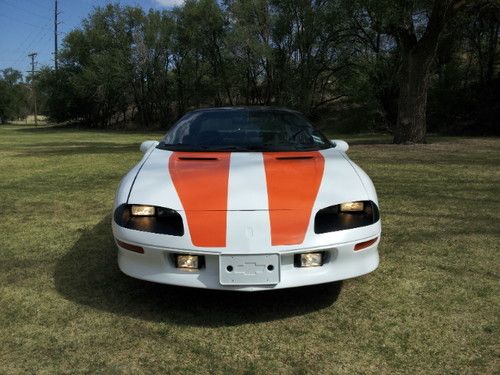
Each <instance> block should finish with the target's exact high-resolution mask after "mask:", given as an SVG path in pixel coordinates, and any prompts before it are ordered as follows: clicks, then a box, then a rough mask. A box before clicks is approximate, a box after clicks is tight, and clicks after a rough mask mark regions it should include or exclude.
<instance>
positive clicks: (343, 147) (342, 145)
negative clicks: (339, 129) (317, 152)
mask: <svg viewBox="0 0 500 375" xmlns="http://www.w3.org/2000/svg"><path fill="white" fill-rule="evenodd" d="M330 142H332V144H333V147H335V149H336V150H339V151H342V152H347V150H349V144H348V143H347V142H346V141H343V140H341V139H331V140H330Z"/></svg>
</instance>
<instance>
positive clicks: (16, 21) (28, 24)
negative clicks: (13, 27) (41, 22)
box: [0, 14, 44, 29]
mask: <svg viewBox="0 0 500 375" xmlns="http://www.w3.org/2000/svg"><path fill="white" fill-rule="evenodd" d="M0 17H3V18H5V19H7V20H9V21H11V22H15V23H22V24H24V25H26V26H30V27H34V28H37V29H44V28H43V27H41V26H37V25H35V24H32V23H29V22H26V21H22V20H20V19H18V18H15V17H11V16H6V15H5V14H0Z"/></svg>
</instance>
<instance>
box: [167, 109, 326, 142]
mask: <svg viewBox="0 0 500 375" xmlns="http://www.w3.org/2000/svg"><path fill="white" fill-rule="evenodd" d="M328 147H331V144H330V142H329V141H328V140H327V139H326V137H325V136H324V135H323V134H321V133H320V132H319V131H318V130H316V129H315V128H314V127H313V126H312V125H311V124H310V123H309V121H307V120H306V118H305V117H303V116H302V115H300V114H299V113H296V112H291V111H285V110H271V109H263V110H261V109H220V110H214V109H211V110H206V111H203V110H201V111H195V112H192V113H190V114H187V115H186V116H184V117H183V118H182V119H181V120H179V121H178V122H177V124H175V125H174V126H173V127H172V129H171V130H170V131H169V132H168V133H167V135H166V136H165V138H164V139H163V141H162V142H161V143H160V145H159V148H165V149H179V150H190V151H225V150H229V151H299V150H319V149H324V148H328Z"/></svg>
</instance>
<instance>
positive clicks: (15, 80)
mask: <svg viewBox="0 0 500 375" xmlns="http://www.w3.org/2000/svg"><path fill="white" fill-rule="evenodd" d="M28 99H29V89H28V87H27V86H26V85H25V84H24V83H23V81H22V74H21V72H19V71H18V70H15V69H12V68H7V69H4V70H1V71H0V122H1V123H5V122H7V121H9V120H14V119H18V118H21V117H25V116H26V115H27V114H28V111H29V104H28Z"/></svg>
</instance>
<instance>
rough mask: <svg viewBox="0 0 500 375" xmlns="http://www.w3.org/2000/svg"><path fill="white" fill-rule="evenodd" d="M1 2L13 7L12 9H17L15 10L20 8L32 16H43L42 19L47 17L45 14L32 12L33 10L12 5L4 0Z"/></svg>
mask: <svg viewBox="0 0 500 375" xmlns="http://www.w3.org/2000/svg"><path fill="white" fill-rule="evenodd" d="M3 3H4V4H5V5H8V6H10V7H12V8H14V9H17V10H20V11H22V12H24V13H27V14H29V15H32V16H35V17H40V18H43V19H47V18H48V17H47V16H41V15H40V14H37V13H34V12H32V11H30V10H27V9H24V8H22V7H19V6H17V5H14V4H12V3H9V2H6V1H5V0H4V1H3Z"/></svg>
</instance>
